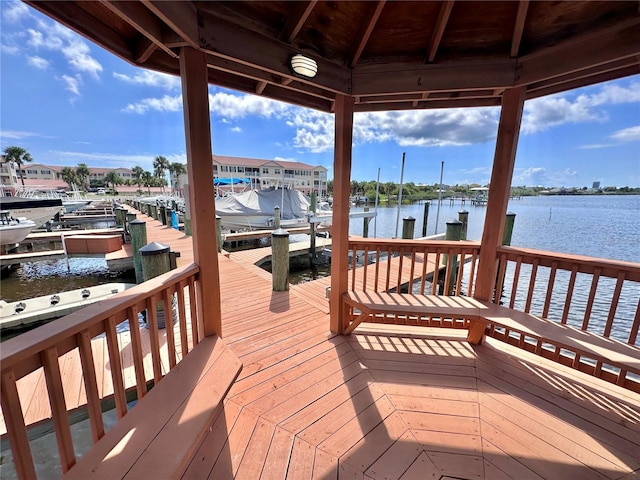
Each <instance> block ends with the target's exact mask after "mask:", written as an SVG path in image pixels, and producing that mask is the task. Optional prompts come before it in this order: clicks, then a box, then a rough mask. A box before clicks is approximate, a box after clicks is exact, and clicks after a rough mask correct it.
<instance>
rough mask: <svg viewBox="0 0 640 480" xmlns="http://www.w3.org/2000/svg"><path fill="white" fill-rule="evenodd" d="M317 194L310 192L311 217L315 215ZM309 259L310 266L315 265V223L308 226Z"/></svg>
mask: <svg viewBox="0 0 640 480" xmlns="http://www.w3.org/2000/svg"><path fill="white" fill-rule="evenodd" d="M317 195H318V194H317V193H316V192H311V214H312V215H313V216H315V215H316V210H317V208H316V205H317V203H316V199H317ZM309 259H310V263H311V265H315V264H316V224H315V223H310V224H309Z"/></svg>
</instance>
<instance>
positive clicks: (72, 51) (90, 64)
mask: <svg viewBox="0 0 640 480" xmlns="http://www.w3.org/2000/svg"><path fill="white" fill-rule="evenodd" d="M61 51H62V54H63V55H64V57H65V58H66V59H67V62H69V65H70V66H71V68H73V69H74V70H77V71H79V72H84V73H87V74H88V75H90V76H91V77H93V78H95V79H98V78H99V74H100V72H102V65H100V62H98V61H97V60H96V59H95V58H93V57H92V56H91V55H89V53H90V49H89V46H88V45H87V44H86V43H85V42H84V41H82V40H80V39H74V40H72V41H71V42H70V43H69V44H67V45H66V46H65V47H64V48H62V50H61Z"/></svg>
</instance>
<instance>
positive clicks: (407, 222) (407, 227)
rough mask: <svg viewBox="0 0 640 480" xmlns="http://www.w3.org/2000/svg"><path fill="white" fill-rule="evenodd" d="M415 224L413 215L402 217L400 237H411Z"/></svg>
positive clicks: (408, 238) (407, 238) (406, 238)
mask: <svg viewBox="0 0 640 480" xmlns="http://www.w3.org/2000/svg"><path fill="white" fill-rule="evenodd" d="M415 226H416V219H415V218H413V217H405V218H403V219H402V238H403V239H405V240H412V239H413V232H414V230H415Z"/></svg>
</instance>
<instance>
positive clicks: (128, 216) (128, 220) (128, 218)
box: [124, 212, 137, 243]
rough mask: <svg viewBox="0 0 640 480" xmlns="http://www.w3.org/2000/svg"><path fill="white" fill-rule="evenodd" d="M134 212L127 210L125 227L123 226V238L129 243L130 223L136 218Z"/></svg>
mask: <svg viewBox="0 0 640 480" xmlns="http://www.w3.org/2000/svg"><path fill="white" fill-rule="evenodd" d="M136 218H137V217H136V214H135V213H133V212H127V213H126V215H125V219H126V221H125V228H124V233H125V235H124V236H125V239H126V240H128V242H129V243H131V226H130V223H131V222H133V221H134V220H135V219H136Z"/></svg>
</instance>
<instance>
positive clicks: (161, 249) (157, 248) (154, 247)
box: [139, 242, 170, 257]
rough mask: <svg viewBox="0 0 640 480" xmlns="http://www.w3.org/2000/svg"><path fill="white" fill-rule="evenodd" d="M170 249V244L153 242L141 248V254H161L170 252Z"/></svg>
mask: <svg viewBox="0 0 640 480" xmlns="http://www.w3.org/2000/svg"><path fill="white" fill-rule="evenodd" d="M169 250H170V248H169V245H165V244H163V243H158V242H151V243H147V244H146V245H145V246H144V247H142V248H140V250H139V251H140V255H142V256H143V257H146V256H147V255H161V254H163V253H169Z"/></svg>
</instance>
